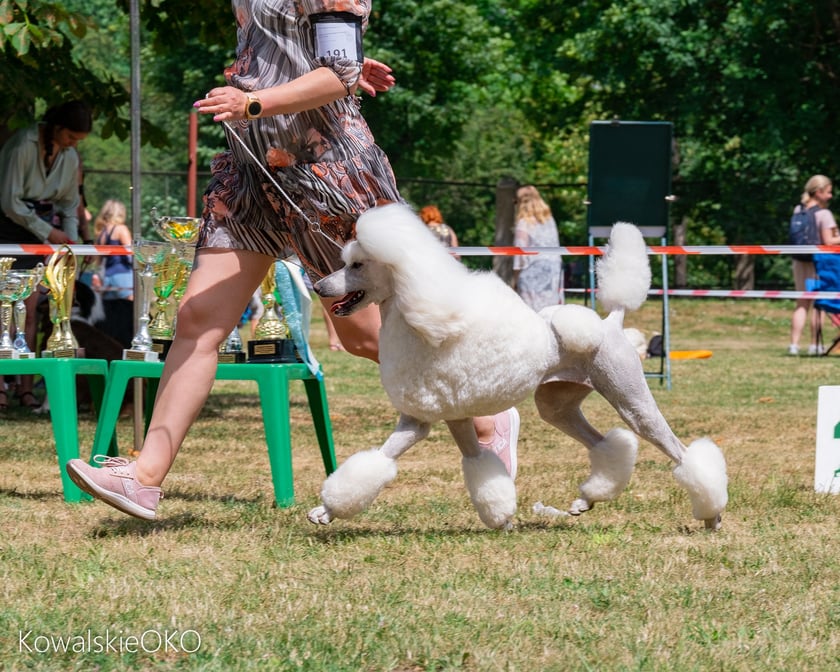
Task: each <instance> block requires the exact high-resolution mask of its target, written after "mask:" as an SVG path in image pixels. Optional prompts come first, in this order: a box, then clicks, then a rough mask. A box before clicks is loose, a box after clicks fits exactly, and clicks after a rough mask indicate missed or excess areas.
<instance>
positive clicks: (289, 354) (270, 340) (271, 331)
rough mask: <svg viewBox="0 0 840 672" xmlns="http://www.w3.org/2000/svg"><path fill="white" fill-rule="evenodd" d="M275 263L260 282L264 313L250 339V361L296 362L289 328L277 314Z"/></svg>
mask: <svg viewBox="0 0 840 672" xmlns="http://www.w3.org/2000/svg"><path fill="white" fill-rule="evenodd" d="M274 267H275V264H272V265H271V268H269V269H268V273H267V274H266V276H265V278H263V281H262V283H261V284H260V290H261V291H262V304H263V308H264V310H263V314H262V317H260V319H259V322H257V328H256V329H255V330H254V339H253V340H251V341H248V361H249V362H295V361H297V359H296V357H295V347H294V342H293V341H291V340H289V329H288V327H287V326H286V324H285V322H284V321H283V320H282V319H280V317H279V316H278V315H277V312H276V308H277V297H275V295H274V292H275V290H276V289H277V281H276V280H275V275H274V273H275V268H274Z"/></svg>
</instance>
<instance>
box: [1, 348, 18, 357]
mask: <svg viewBox="0 0 840 672" xmlns="http://www.w3.org/2000/svg"><path fill="white" fill-rule="evenodd" d="M0 359H20V353H19V352H18V351H17V350H14V349H11V348H3V349H2V350H0Z"/></svg>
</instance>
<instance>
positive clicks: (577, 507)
mask: <svg viewBox="0 0 840 672" xmlns="http://www.w3.org/2000/svg"><path fill="white" fill-rule="evenodd" d="M593 506H595V503H594V502H589V501H587V500H585V499H576V500H575V501H573V502H572V504H571V506H570V507H569V515H570V516H579V515H580V514H582V513H584V512H586V511H589V510H590V509H591V508H592V507H593Z"/></svg>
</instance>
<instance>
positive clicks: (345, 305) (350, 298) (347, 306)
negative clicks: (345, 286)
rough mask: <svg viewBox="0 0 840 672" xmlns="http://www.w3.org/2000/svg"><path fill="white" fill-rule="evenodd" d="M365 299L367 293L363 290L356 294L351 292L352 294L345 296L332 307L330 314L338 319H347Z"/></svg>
mask: <svg viewBox="0 0 840 672" xmlns="http://www.w3.org/2000/svg"><path fill="white" fill-rule="evenodd" d="M364 298H365V292H364V290H362V289H360V290H358V291H356V292H351V293H350V294H345V295H344V296H343V297H342V298H340V299H339V300H338V301H336V302H335V303H334V304H333V305H332V308H330V312H331V313H332V314H333V315H337V316H338V317H346V316H347V315H350V314H351V313H352V312H353V308H354V307H355V306H356V305H358V304H359V302H360V301H361V300H362V299H364Z"/></svg>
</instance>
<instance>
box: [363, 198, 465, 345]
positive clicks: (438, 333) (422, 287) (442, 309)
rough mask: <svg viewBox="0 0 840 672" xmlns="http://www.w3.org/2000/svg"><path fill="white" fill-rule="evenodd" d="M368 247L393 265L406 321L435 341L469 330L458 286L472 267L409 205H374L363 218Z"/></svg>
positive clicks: (396, 295)
mask: <svg viewBox="0 0 840 672" xmlns="http://www.w3.org/2000/svg"><path fill="white" fill-rule="evenodd" d="M356 235H357V239H358V241H359V244H360V245H361V246H362V247H363V248H364V250H365V253H366V254H367V255H369V256H370V257H372V258H373V259H375V260H377V261H378V262H379V263H382V264H384V265H386V266H387V267H388V268H389V269H390V270H391V275H392V279H393V283H394V301H395V306H396V308H397V310H399V312H400V313H401V314H402V316H403V318H404V319H405V321H406V322H407V323H408V324H409V325H410V326H411V327H412V328H414V329H415V330H416V331H418V332H419V333H420V334H421V335H422V337H423V338H424V339H425V340H426V341H428V342H429V343H431V344H432V345H440V343H442V342H443V341H444V340H446V339H447V338H450V337H452V336H456V335H459V334H461V333H463V332H464V331H465V330H466V325H465V324H464V320H463V310H462V302H463V296H462V293H461V292H459V288H458V287H457V284H458V282H460V281H462V280H463V279H466V277H467V276H468V271H467V270H466V269H465V268H464V266H462V265H461V264H460V263H458V262H457V261H456V260H455V259H453V258H452V255H450V254H449V252H447V251H446V249H445V248H444V247H443V245H441V244H440V242H439V241H438V239H437V238H436V237H435V236H434V234H433V233H432V232H431V231H429V229H428V227H427V226H426V225H425V224H424V223H423V222H422V220H421V219H420V218H419V217H417V215H415V214H414V213H413V212H412V211H411V210H410V209H409V208H407V207H406V206H404V205H401V204H392V205H386V206H382V207H377V208H373V209H371V210H368V211H367V212H366V213H364V214H363V215H362V216H361V217H360V218H359V221H358V222H357V225H356Z"/></svg>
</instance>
